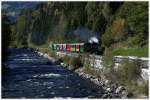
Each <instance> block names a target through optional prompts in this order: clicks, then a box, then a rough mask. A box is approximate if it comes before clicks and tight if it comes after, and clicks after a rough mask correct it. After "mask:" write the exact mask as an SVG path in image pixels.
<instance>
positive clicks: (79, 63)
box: [69, 57, 83, 68]
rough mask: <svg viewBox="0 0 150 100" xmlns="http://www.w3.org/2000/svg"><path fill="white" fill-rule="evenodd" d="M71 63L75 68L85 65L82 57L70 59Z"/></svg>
mask: <svg viewBox="0 0 150 100" xmlns="http://www.w3.org/2000/svg"><path fill="white" fill-rule="evenodd" d="M69 64H70V65H72V66H74V67H75V68H79V67H81V66H82V65H83V64H82V61H81V58H80V57H72V58H71V59H70V61H69Z"/></svg>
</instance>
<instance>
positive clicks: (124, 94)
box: [121, 90, 128, 98]
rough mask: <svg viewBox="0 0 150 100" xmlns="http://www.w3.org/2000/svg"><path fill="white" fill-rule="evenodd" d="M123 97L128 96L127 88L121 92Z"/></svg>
mask: <svg viewBox="0 0 150 100" xmlns="http://www.w3.org/2000/svg"><path fill="white" fill-rule="evenodd" d="M121 95H122V96H121V98H127V97H128V92H127V91H126V90H124V91H122V93H121Z"/></svg>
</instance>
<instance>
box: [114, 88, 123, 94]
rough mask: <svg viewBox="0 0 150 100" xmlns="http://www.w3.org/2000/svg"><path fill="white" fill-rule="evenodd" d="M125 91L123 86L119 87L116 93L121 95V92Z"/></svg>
mask: <svg viewBox="0 0 150 100" xmlns="http://www.w3.org/2000/svg"><path fill="white" fill-rule="evenodd" d="M123 89H124V88H123V86H119V87H118V88H117V89H116V91H115V93H119V92H121V91H122V90H123Z"/></svg>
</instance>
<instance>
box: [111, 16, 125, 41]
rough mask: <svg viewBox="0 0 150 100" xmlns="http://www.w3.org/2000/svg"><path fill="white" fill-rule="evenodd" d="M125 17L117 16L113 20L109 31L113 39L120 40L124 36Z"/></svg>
mask: <svg viewBox="0 0 150 100" xmlns="http://www.w3.org/2000/svg"><path fill="white" fill-rule="evenodd" d="M124 28H125V19H122V18H118V19H116V20H114V21H113V23H112V27H111V32H112V36H113V37H114V39H115V40H120V39H121V38H122V37H123V36H124V34H125V33H124Z"/></svg>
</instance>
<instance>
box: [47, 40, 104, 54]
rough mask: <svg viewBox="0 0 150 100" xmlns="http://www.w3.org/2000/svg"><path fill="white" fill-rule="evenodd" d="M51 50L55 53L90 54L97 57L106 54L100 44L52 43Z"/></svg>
mask: <svg viewBox="0 0 150 100" xmlns="http://www.w3.org/2000/svg"><path fill="white" fill-rule="evenodd" d="M49 48H50V49H52V50H54V51H62V52H74V53H90V54H97V55H103V52H104V47H101V43H99V42H93V43H90V42H87V43H61V44H55V43H52V44H50V45H49Z"/></svg>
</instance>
